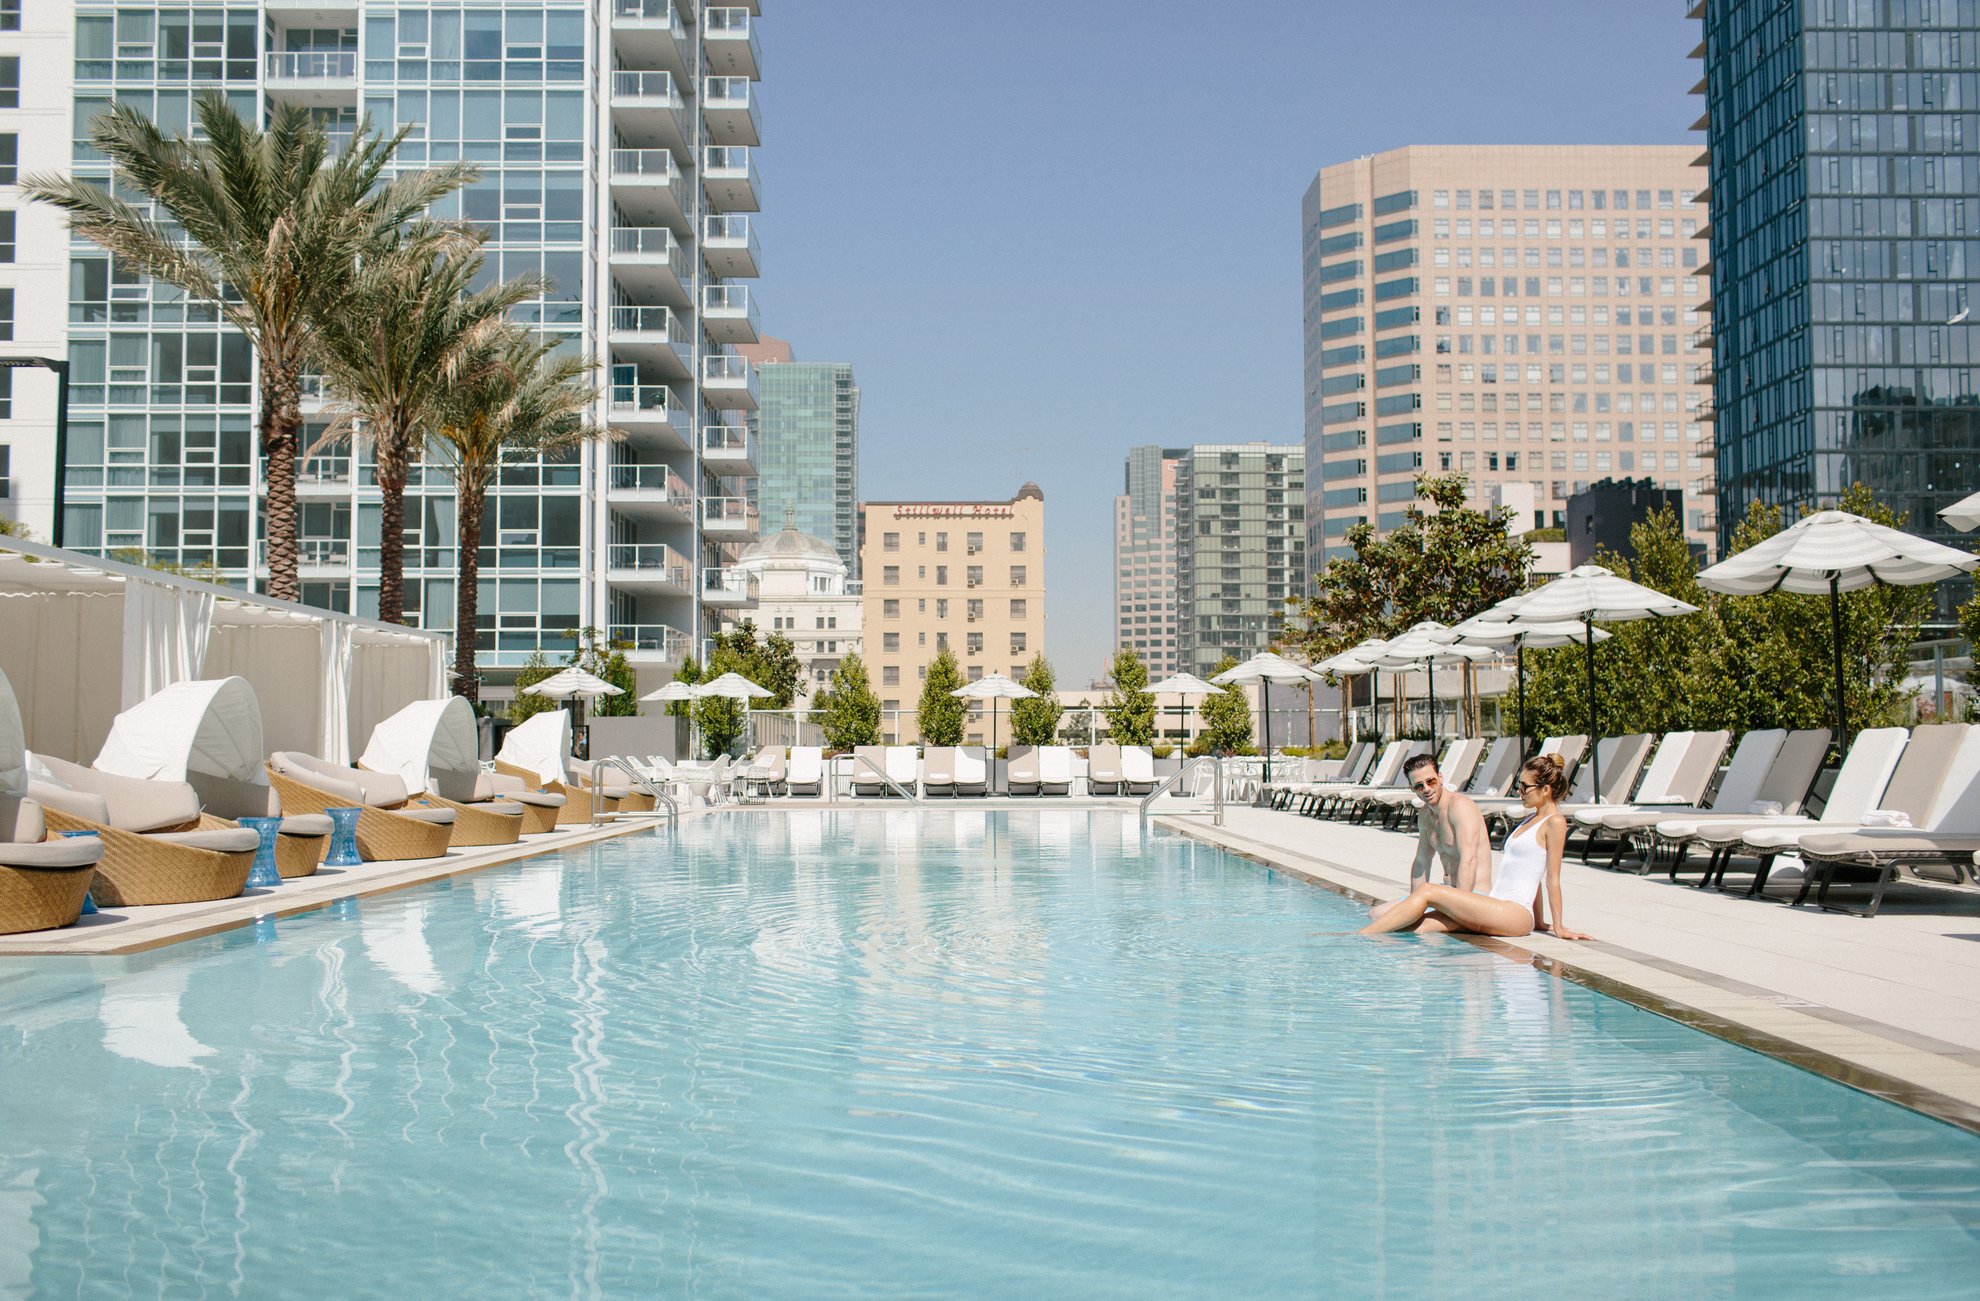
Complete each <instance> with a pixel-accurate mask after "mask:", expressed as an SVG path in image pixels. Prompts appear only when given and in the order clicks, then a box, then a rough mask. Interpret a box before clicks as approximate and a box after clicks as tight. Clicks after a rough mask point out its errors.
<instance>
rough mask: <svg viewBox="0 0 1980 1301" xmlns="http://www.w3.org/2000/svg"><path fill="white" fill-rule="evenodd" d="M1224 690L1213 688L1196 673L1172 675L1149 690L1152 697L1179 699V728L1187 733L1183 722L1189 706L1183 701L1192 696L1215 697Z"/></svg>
mask: <svg viewBox="0 0 1980 1301" xmlns="http://www.w3.org/2000/svg"><path fill="white" fill-rule="evenodd" d="M1222 690H1223V688H1222V687H1213V686H1211V685H1210V684H1209V683H1208V682H1205V681H1204V680H1203V679H1202V678H1199V677H1197V676H1196V675H1195V674H1194V673H1171V674H1170V675H1169V676H1168V677H1166V678H1163V679H1162V680H1161V681H1160V682H1157V683H1154V684H1152V685H1151V686H1150V687H1149V688H1148V694H1149V695H1151V696H1175V697H1177V698H1178V699H1177V701H1176V723H1177V725H1178V726H1181V727H1182V728H1183V730H1184V731H1185V732H1187V731H1188V730H1189V729H1188V726H1187V725H1186V724H1184V723H1183V721H1182V720H1183V711H1184V710H1185V709H1187V708H1188V706H1187V705H1186V704H1184V703H1183V701H1184V700H1187V699H1188V698H1189V697H1190V696H1214V695H1216V694H1217V693H1218V692H1219V691H1222Z"/></svg>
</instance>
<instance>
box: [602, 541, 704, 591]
mask: <svg viewBox="0 0 1980 1301" xmlns="http://www.w3.org/2000/svg"><path fill="white" fill-rule="evenodd" d="M693 573H694V570H693V568H692V567H691V566H689V564H688V562H687V557H686V556H684V555H682V554H681V553H680V552H678V551H676V550H674V549H673V548H672V547H670V546H667V545H666V544H664V543H657V542H654V543H643V544H642V543H624V542H615V543H613V544H612V546H611V547H609V548H607V550H606V554H605V581H606V582H608V583H610V584H612V585H613V586H614V587H623V588H626V589H627V590H629V591H637V592H650V593H653V594H654V595H656V596H687V595H689V594H690V593H691V592H692V591H693V586H692V575H693Z"/></svg>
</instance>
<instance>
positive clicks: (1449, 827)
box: [1368, 754, 1492, 920]
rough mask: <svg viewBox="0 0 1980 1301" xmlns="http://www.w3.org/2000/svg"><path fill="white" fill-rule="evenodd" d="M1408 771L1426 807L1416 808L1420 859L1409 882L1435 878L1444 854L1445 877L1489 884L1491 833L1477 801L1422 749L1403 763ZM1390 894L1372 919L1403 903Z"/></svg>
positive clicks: (1467, 884) (1458, 884)
mask: <svg viewBox="0 0 1980 1301" xmlns="http://www.w3.org/2000/svg"><path fill="white" fill-rule="evenodd" d="M1403 776H1404V777H1407V778H1408V779H1409V788H1410V790H1411V791H1413V792H1415V794H1416V798H1418V799H1420V800H1422V801H1423V807H1422V808H1421V809H1419V810H1418V811H1417V814H1416V861H1415V862H1413V863H1411V864H1410V867H1409V888H1410V889H1411V891H1414V890H1415V889H1416V887H1417V886H1419V885H1423V884H1425V883H1427V882H1428V881H1429V880H1430V862H1431V860H1432V859H1441V860H1443V864H1444V880H1445V883H1446V884H1448V885H1451V886H1453V887H1455V888H1457V889H1459V890H1477V889H1479V888H1480V887H1481V886H1482V887H1485V888H1490V886H1491V881H1492V838H1491V834H1490V833H1489V832H1487V831H1486V830H1485V815H1484V814H1482V813H1480V812H1479V811H1478V804H1477V802H1476V801H1474V800H1473V799H1472V798H1471V797H1470V796H1469V795H1466V794H1465V793H1464V792H1462V791H1454V790H1451V789H1449V788H1447V787H1446V786H1445V785H1444V778H1443V775H1442V774H1441V773H1439V772H1438V771H1437V760H1436V759H1435V757H1433V756H1431V755H1427V754H1419V755H1417V756H1416V757H1415V758H1414V759H1411V760H1410V761H1409V762H1408V763H1406V764H1404V765H1403ZM1401 902H1402V900H1400V899H1391V900H1389V901H1388V902H1387V903H1378V904H1376V905H1375V906H1374V907H1372V908H1370V909H1369V910H1368V915H1369V918H1370V919H1371V920H1373V919H1375V918H1379V917H1380V916H1381V915H1382V914H1383V913H1385V912H1387V911H1388V910H1389V909H1391V908H1393V907H1395V906H1396V905H1397V904H1399V903H1401Z"/></svg>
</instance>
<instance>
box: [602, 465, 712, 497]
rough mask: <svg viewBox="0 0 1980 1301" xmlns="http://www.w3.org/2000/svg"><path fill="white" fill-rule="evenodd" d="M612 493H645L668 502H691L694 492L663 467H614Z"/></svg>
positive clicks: (679, 477)
mask: <svg viewBox="0 0 1980 1301" xmlns="http://www.w3.org/2000/svg"><path fill="white" fill-rule="evenodd" d="M611 483H612V491H614V492H645V493H655V494H660V495H663V496H665V497H666V498H667V500H668V501H670V502H682V503H686V502H691V501H693V500H694V492H693V490H692V489H690V488H689V487H688V485H687V480H686V479H683V478H682V477H681V476H680V475H678V474H676V473H674V471H673V470H671V469H669V468H668V467H667V466H664V465H615V466H613V467H612V475H611Z"/></svg>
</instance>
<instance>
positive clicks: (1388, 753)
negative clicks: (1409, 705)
mask: <svg viewBox="0 0 1980 1301" xmlns="http://www.w3.org/2000/svg"><path fill="white" fill-rule="evenodd" d="M1412 744H1413V743H1412V742H1409V741H1391V742H1389V743H1388V744H1387V745H1385V746H1383V747H1382V748H1381V750H1380V751H1379V752H1378V751H1376V750H1374V749H1372V748H1371V749H1369V750H1368V751H1367V752H1366V755H1365V757H1366V758H1367V760H1368V762H1367V766H1366V767H1365V768H1364V770H1363V771H1362V772H1361V774H1360V776H1359V777H1343V778H1342V779H1341V780H1340V781H1331V782H1305V783H1302V784H1301V786H1300V788H1299V796H1298V797H1299V809H1298V811H1299V812H1300V813H1302V814H1304V815H1305V816H1307V817H1312V818H1317V817H1320V816H1322V815H1323V814H1324V813H1325V812H1326V811H1327V809H1328V808H1329V807H1330V806H1331V805H1332V804H1333V802H1334V800H1335V798H1336V797H1338V796H1341V795H1344V794H1359V793H1360V792H1362V791H1365V790H1370V789H1373V788H1376V787H1381V786H1387V785H1389V784H1390V783H1391V782H1393V781H1394V780H1395V777H1396V774H1397V773H1399V772H1401V771H1402V766H1403V764H1404V763H1405V762H1407V761H1408V759H1409V758H1410V754H1411V746H1412Z"/></svg>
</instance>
